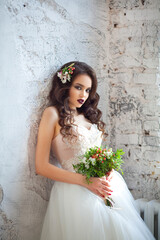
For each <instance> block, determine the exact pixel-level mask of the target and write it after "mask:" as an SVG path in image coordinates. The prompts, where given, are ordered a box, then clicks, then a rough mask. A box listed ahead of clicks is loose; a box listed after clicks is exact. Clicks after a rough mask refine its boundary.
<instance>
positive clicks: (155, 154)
mask: <svg viewBox="0 0 160 240" xmlns="http://www.w3.org/2000/svg"><path fill="white" fill-rule="evenodd" d="M144 158H145V159H146V160H147V161H155V162H157V163H160V151H148V150H147V151H145V152H144Z"/></svg>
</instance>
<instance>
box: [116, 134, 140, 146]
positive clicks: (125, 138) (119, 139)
mask: <svg viewBox="0 0 160 240" xmlns="http://www.w3.org/2000/svg"><path fill="white" fill-rule="evenodd" d="M116 143H117V144H129V145H130V144H131V145H132V144H133V145H136V144H138V135H137V134H117V135H116Z"/></svg>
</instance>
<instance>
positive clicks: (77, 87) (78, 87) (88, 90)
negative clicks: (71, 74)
mask: <svg viewBox="0 0 160 240" xmlns="http://www.w3.org/2000/svg"><path fill="white" fill-rule="evenodd" d="M75 88H76V89H78V90H81V89H82V88H81V87H80V86H75ZM90 91H91V90H90V89H87V90H86V92H87V93H90Z"/></svg>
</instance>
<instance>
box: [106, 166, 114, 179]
mask: <svg viewBox="0 0 160 240" xmlns="http://www.w3.org/2000/svg"><path fill="white" fill-rule="evenodd" d="M113 173H114V171H113V169H112V170H111V171H110V172H108V173H107V174H106V180H107V181H111V179H112V178H113Z"/></svg>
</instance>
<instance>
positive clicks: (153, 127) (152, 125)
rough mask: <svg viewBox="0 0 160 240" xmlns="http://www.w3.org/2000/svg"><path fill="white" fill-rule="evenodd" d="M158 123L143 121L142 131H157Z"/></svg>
mask: <svg viewBox="0 0 160 240" xmlns="http://www.w3.org/2000/svg"><path fill="white" fill-rule="evenodd" d="M159 129H160V126H159V122H158V121H144V130H147V131H148V130H159Z"/></svg>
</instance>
